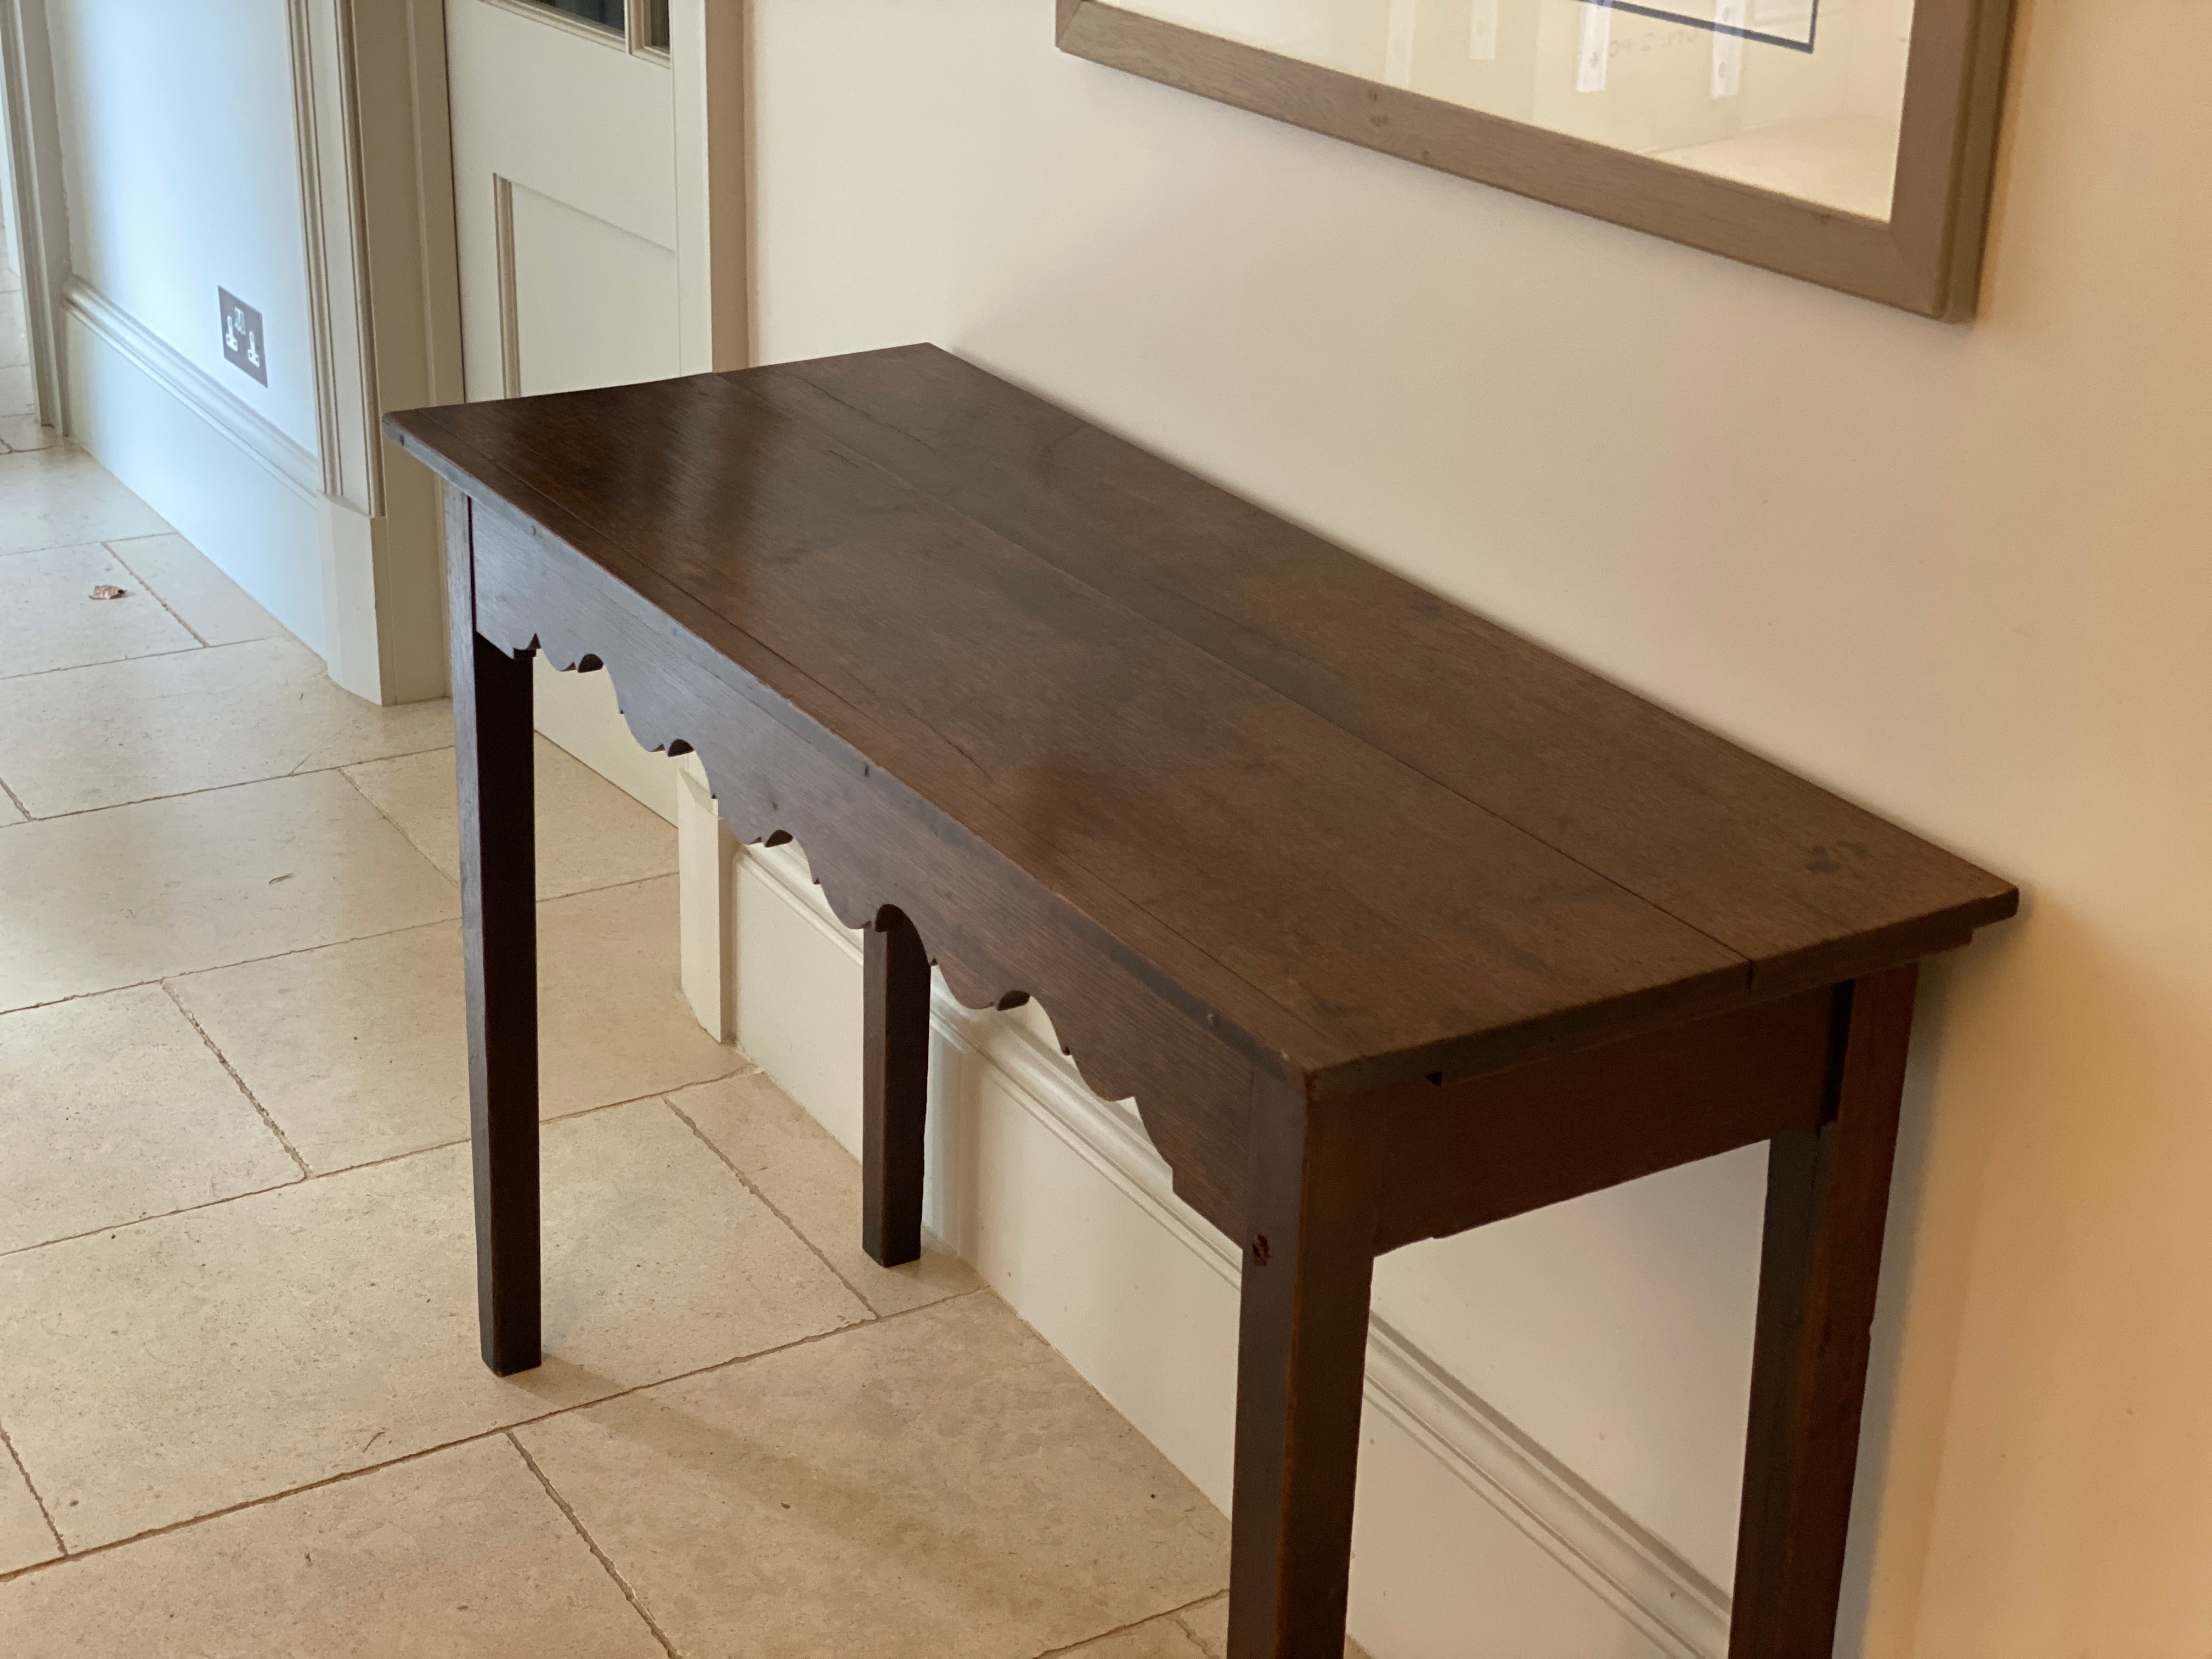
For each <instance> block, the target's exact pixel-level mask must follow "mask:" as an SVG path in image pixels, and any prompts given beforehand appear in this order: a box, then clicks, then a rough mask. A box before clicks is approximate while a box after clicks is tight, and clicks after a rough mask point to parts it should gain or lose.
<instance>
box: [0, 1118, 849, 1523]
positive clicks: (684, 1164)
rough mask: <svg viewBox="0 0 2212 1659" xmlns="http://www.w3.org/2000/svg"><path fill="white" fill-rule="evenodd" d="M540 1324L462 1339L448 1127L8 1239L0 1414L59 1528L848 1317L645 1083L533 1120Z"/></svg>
mask: <svg viewBox="0 0 2212 1659" xmlns="http://www.w3.org/2000/svg"><path fill="white" fill-rule="evenodd" d="M544 1195H545V1200H544V1201H545V1232H544V1237H545V1246H546V1252H545V1273H544V1277H545V1341H546V1352H547V1362H546V1364H544V1365H543V1366H541V1367H539V1368H538V1370H532V1371H528V1372H524V1373H521V1374H520V1375H518V1376H513V1377H507V1378H501V1377H495V1376H492V1375H491V1373H490V1372H489V1371H488V1370H485V1369H484V1367H483V1363H482V1361H481V1360H480V1359H479V1358H478V1357H477V1332H476V1291H475V1258H474V1254H473V1250H472V1248H471V1232H470V1228H471V1202H470V1193H469V1168H468V1156H467V1152H466V1150H465V1148H461V1147H453V1148H448V1149H446V1150H443V1151H440V1152H423V1153H418V1154H416V1156H414V1157H412V1158H400V1159H397V1160H394V1161H393V1162H392V1163H388V1164H374V1165H372V1166H370V1167H369V1168H367V1169H362V1170H349V1171H347V1172H345V1173H343V1174H341V1175H335V1176H324V1177H321V1178H319V1179H317V1180H313V1181H307V1182H300V1183H298V1184H297V1185H295V1186H290V1187H280V1188H276V1190H274V1191H272V1192H268V1193H261V1194H254V1195H252V1196H251V1197H246V1198H240V1199H236V1200H232V1201H231V1202H229V1203H228V1204H220V1205H215V1206H210V1207H209V1208H207V1209H204V1210H194V1211H191V1212H186V1213H185V1214H182V1215H175V1216H166V1217H161V1218H156V1219H155V1220H152V1221H147V1222H142V1223H140V1224H139V1225H137V1226H135V1227H127V1228H123V1229H119V1230H118V1231H112V1232H107V1233H101V1234H97V1235H95V1236H94V1237H89V1238H83V1239H76V1240H71V1241H69V1242H67V1243H59V1244H49V1245H46V1246H44V1247H42V1248H40V1249H35V1250H25V1251H21V1252H19V1253H18V1254H16V1255H9V1256H0V1330H5V1331H6V1332H7V1333H8V1339H7V1340H6V1342H5V1343H4V1344H0V1424H4V1425H6V1426H7V1430H8V1433H9V1437H10V1438H11V1439H12V1440H13V1441H14V1443H15V1449H16V1451H17V1453H18V1454H19V1455H21V1458H22V1460H23V1466H24V1468H26V1469H27V1470H28V1471H29V1472H30V1474H31V1478H32V1480H33V1481H34V1482H36V1483H37V1486H38V1489H39V1491H40V1493H41V1495H43V1496H44V1497H45V1498H46V1504H47V1508H48V1510H49V1511H50V1512H51V1513H52V1516H53V1518H54V1522H55V1524H56V1525H57V1526H58V1528H60V1529H61V1534H62V1537H63V1539H64V1541H66V1542H67V1543H68V1544H69V1545H70V1547H71V1548H73V1549H74V1548H79V1547H84V1546H87V1545H90V1544H95V1543H101V1542H106V1541H112V1540H115V1539H118V1538H125V1537H129V1536H132V1535H134V1534H137V1533H140V1532H143V1531H145V1530H147V1529H149V1528H156V1527H161V1526H166V1525H168V1524H170V1523H172V1522H178V1521H182V1520H185V1519H187V1518H189V1517H191V1516H197V1515H205V1514H208V1513H210V1512H211V1511H214V1510H221V1509H224V1508H227V1507H229V1506H231V1505H234V1504H240V1503H242V1502H246V1501H247V1500H250V1499H252V1498H261V1497H265V1496H269V1495H270V1494H273V1493H276V1492H284V1491H288V1490H290V1489H293V1488H295V1487H299V1486H304V1485H306V1484H307V1483H309V1482H313V1481H317V1480H325V1479H327V1478H329V1477H330V1476H332V1475H335V1474H344V1473H346V1472H348V1471H349V1470H353V1469H358V1468H364V1467H367V1466H368V1465H370V1464H374V1463H378V1462H385V1461H386V1460H388V1459H390V1458H392V1457H394V1456H399V1455H405V1454H407V1453H410V1452H414V1451H420V1450H422V1449H427V1448H429V1447H433V1446H437V1445H441V1444H445V1443H450V1442H452V1441H454V1440H457V1439H461V1438H464V1437H469V1436H472V1435H477V1434H480V1433H483V1431H486V1430H489V1429H493V1428H497V1427H500V1426H502V1425H507V1424H511V1423H514V1422H517V1421H520V1420H521V1419H526V1418H528V1417H531V1416H534V1415H537V1414H538V1413H543V1412H544V1411H546V1410H549V1409H551V1408H553V1407H559V1406H566V1405H573V1404H575V1403H577V1402H578V1401H586V1400H592V1399H595V1398H598V1397H600V1396H602V1395H606V1394H609V1393H611V1392H613V1391H615V1390H617V1389H623V1388H629V1387H633V1386H635V1385H636V1384H639V1383H649V1382H653V1381H655V1380H658V1379H660V1378H665V1377H669V1376H676V1375H678V1374H680V1373H683V1372H686V1371H691V1370H697V1369H699V1368H700V1367H702V1366H706V1365H711V1364H717V1363H719V1362H720V1361H723V1360H726V1359H729V1358H734V1357H736V1356H738V1355H741V1354H747V1353H753V1352H758V1351H760V1350H762V1349H763V1348H769V1347H773V1346H778V1345H780V1344H782V1343H787V1342H791V1341H793V1340H797V1339H799V1338H800V1337H805V1336H810V1335H814V1334H819V1333H822V1332H825V1331H829V1330H834V1329H836V1328H837V1327H839V1326H841V1325H843V1324H848V1323H850V1322H854V1321H855V1320H860V1319H863V1318H865V1317H866V1309H865V1308H864V1307H862V1306H861V1304H860V1303H859V1302H858V1301H857V1300H855V1299H854V1297H853V1296H852V1294H851V1292H849V1291H847V1290H846V1289H845V1288H844V1286H843V1285H840V1284H838V1283H837V1281H836V1279H835V1278H834V1277H833V1276H832V1275H831V1274H830V1273H829V1270H828V1269H827V1268H825V1267H823V1266H822V1264H821V1262H820V1261H817V1259H816V1258H815V1256H814V1255H813V1254H812V1252H811V1251H810V1250H808V1249H806V1247H805V1245H804V1244H803V1243H800V1242H799V1239H798V1238H796V1237H793V1234H792V1233H791V1231H790V1230H789V1229H787V1227H785V1226H784V1225H783V1224H782V1223H781V1222H780V1221H778V1220H776V1218H775V1217H774V1216H773V1215H772V1214H770V1213H769V1211H768V1209H767V1208H766V1206H763V1204H762V1203H761V1202H760V1201H759V1200H757V1199H756V1198H754V1197H753V1196H752V1195H751V1194H750V1193H748V1192H746V1191H745V1190H744V1187H743V1186H741V1185H740V1184H739V1183H738V1181H737V1179H736V1178H735V1177H734V1176H732V1175H731V1174H730V1172H729V1171H728V1170H726V1168H724V1167H723V1165H722V1164H721V1163H720V1160H719V1159H717V1158H715V1157H714V1154H713V1153H712V1152H709V1151H708V1149H707V1148H706V1147H705V1146H702V1145H701V1144H700V1143H699V1140H698V1138H697V1137H696V1136H695V1135H694V1134H692V1133H691V1132H690V1130H689V1129H688V1128H686V1127H684V1124H683V1123H682V1122H681V1121H679V1120H678V1118H677V1117H676V1115H674V1114H673V1113H672V1112H671V1111H670V1110H669V1109H667V1107H666V1106H665V1105H664V1104H662V1103H660V1102H659V1101H657V1100H656V1101H647V1102H641V1103H638V1104H636V1105H635V1106H628V1107H617V1108H614V1109H611V1110H609V1111H605V1112H599V1113H593V1114H591V1115H586V1116H583V1117H577V1118H571V1119H569V1120H568V1121H565V1122H562V1123H558V1124H555V1125H552V1126H550V1127H549V1128H548V1130H547V1132H546V1136H545V1161H544Z"/></svg>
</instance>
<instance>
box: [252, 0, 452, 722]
mask: <svg viewBox="0 0 2212 1659" xmlns="http://www.w3.org/2000/svg"><path fill="white" fill-rule="evenodd" d="M286 16H287V21H288V24H289V30H290V34H291V49H292V95H293V104H294V108H295V132H296V135H297V139H298V143H299V165H300V197H301V205H302V207H303V209H304V216H305V219H306V254H307V296H308V312H309V320H310V324H311V326H312V328H313V337H314V349H315V414H316V423H317V427H318V429H319V438H320V443H319V448H320V451H321V458H320V459H321V469H322V478H321V491H320V499H319V503H318V519H319V536H320V540H321V549H320V551H321V556H322V579H323V583H322V585H323V614H324V634H325V656H326V658H327V660H328V662H329V665H330V673H331V678H332V679H334V680H336V681H337V683H338V684H340V685H343V686H344V687H345V688H346V689H347V690H349V691H352V692H354V693H356V695H357V696H362V697H366V698H368V700H369V701H370V702H380V703H396V702H419V701H421V700H422V699H424V698H428V697H436V696H443V695H444V693H445V690H446V676H447V655H446V627H445V603H446V602H445V580H444V554H443V545H442V538H443V528H442V520H441V513H440V508H439V501H438V493H437V489H436V487H435V484H434V483H432V482H431V480H430V478H429V477H428V475H427V474H425V473H424V471H422V468H421V467H418V466H416V465H412V464H411V463H405V464H402V465H397V466H393V465H388V463H390V462H391V461H392V459H395V458H396V457H397V455H398V452H397V451H396V450H394V449H392V448H391V447H389V446H388V445H387V443H386V440H385V438H384V435H383V434H382V432H381V431H380V429H379V427H378V422H379V421H380V418H381V417H382V416H383V414H384V412H385V411H386V410H392V409H411V408H417V407H420V406H422V404H438V403H455V402H458V401H459V398H460V396H461V379H460V364H461V350H460V346H461V318H460V273H459V264H458V261H457V258H456V257H455V253H454V248H453V153H452V141H451V137H450V134H449V131H448V125H447V105H446V17H445V4H444V0H370V3H368V4H366V5H362V4H356V0H289V3H288V5H287V8H286Z"/></svg>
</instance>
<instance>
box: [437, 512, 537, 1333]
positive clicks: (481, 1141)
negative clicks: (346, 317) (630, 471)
mask: <svg viewBox="0 0 2212 1659" xmlns="http://www.w3.org/2000/svg"><path fill="white" fill-rule="evenodd" d="M458 505H459V513H458V514H455V513H451V512H449V513H448V534H447V574H448V579H449V587H450V592H451V596H452V600H453V604H452V608H451V611H450V626H451V629H452V633H453V751H454V757H455V760H456V763H457V765H458V767H459V786H460V792H459V808H460V811H459V817H460V831H461V940H462V951H463V961H464V967H465V976H466V983H467V997H468V1022H469V1136H470V1146H471V1152H472V1153H473V1157H474V1164H475V1173H476V1221H477V1329H478V1334H479V1337H480V1339H481V1341H482V1345H483V1360H484V1364H487V1365H489V1366H490V1367H491V1369H492V1370H493V1371H495V1373H497V1374H498V1375H499V1376H507V1375H508V1374H509V1373H511V1372H514V1371H524V1370H529V1369H530V1368H531V1367H532V1366H533V1365H535V1364H538V1360H539V1358H541V1355H540V1352H539V1343H540V1336H539V1318H538V1297H539V1289H538V912H537V897H538V895H537V884H538V877H537V864H538V859H537V839H536V837H537V826H536V820H535V817H534V814H533V811H532V793H531V787H532V785H531V771H532V764H531V747H532V738H531V714H530V675H531V665H530V653H528V652H523V653H519V654H517V655H514V656H509V655H508V654H507V653H506V652H504V651H502V650H501V649H500V648H499V647H497V646H495V645H494V644H492V643H491V641H489V640H487V639H484V638H483V637H482V636H481V635H478V634H477V631H476V628H475V606H474V603H473V592H472V589H471V579H470V560H469V552H468V539H467V526H466V512H467V502H466V501H459V503H458ZM456 517H459V520H460V522H459V524H458V525H456V524H455V523H454V522H453V520H454V519H455V518H456Z"/></svg>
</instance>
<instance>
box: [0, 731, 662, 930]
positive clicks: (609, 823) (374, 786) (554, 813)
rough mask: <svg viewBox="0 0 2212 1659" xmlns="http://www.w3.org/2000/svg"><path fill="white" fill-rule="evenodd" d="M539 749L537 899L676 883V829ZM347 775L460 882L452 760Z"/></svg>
mask: <svg viewBox="0 0 2212 1659" xmlns="http://www.w3.org/2000/svg"><path fill="white" fill-rule="evenodd" d="M537 745H538V746H537V750H536V754H537V785H538V787H537V806H538V897H540V898H556V897H558V896H561V895H562V894H563V893H580V892H585V891H587V890H590V889H592V888H594V887H612V886H615V885H616V884H618V883H621V882H626V881H641V880H643V879H644V878H646V877H647V876H665V875H673V874H674V873H675V871H676V828H675V826H674V825H673V824H671V823H669V822H668V821H667V820H666V819H665V818H663V817H661V816H660V815H659V813H657V812H654V811H650V810H649V809H647V808H646V807H643V806H641V805H638V804H637V802H635V800H633V799H630V798H629V796H628V795H626V794H624V793H623V792H622V791H621V790H619V789H617V788H616V787H615V786H614V785H612V784H611V783H609V782H608V781H606V780H605V778H603V777H601V776H600V775H599V774H598V773H596V772H594V771H592V769H591V768H589V767H588V766H586V765H585V764H584V763H582V762H581V761H580V760H577V759H576V758H575V757H573V756H572V755H570V754H569V753H568V751H567V750H564V749H562V748H561V747H559V746H558V745H557V744H552V743H549V742H547V741H546V740H545V739H544V738H538V739H537ZM4 775H5V774H0V776H4ZM346 775H347V776H348V777H349V778H351V779H352V780H353V781H354V782H355V784H356V786H358V787H359V788H360V790H361V792H362V793H363V794H365V795H367V796H368V798H369V799H371V800H373V801H374V802H375V803H376V804H377V806H378V807H379V808H380V810H381V811H383V812H384V813H385V815H386V817H389V818H391V820H392V822H393V823H396V824H398V826H399V827H400V828H401V829H404V830H405V831H406V832H407V836H408V839H409V840H410V841H412V842H414V843H415V844H416V846H417V847H419V848H422V854H423V856H424V857H425V858H427V859H428V860H430V861H431V862H432V863H433V864H435V865H436V866H438V867H439V868H440V869H441V870H443V871H444V872H446V873H447V875H448V876H451V877H452V878H453V879H454V880H456V881H459V879H460V877H461V855H460V832H459V829H458V828H456V825H455V820H454V810H453V795H454V779H453V751H452V750H439V751H436V752H435V753H431V754H423V755H409V756H407V757H404V758H403V759H399V760H388V761H378V762H374V763H371V764H369V765H366V766H349V767H348V768H347V769H346Z"/></svg>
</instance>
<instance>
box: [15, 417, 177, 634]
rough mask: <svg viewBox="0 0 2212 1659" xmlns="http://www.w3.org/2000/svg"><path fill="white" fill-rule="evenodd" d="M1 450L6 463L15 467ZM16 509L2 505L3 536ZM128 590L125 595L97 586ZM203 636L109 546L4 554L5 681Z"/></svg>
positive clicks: (47, 549) (57, 548)
mask: <svg viewBox="0 0 2212 1659" xmlns="http://www.w3.org/2000/svg"><path fill="white" fill-rule="evenodd" d="M12 464H13V463H12V458H11V457H9V456H5V455H0V468H4V467H6V466H9V465H12ZM7 527H8V513H7V510H6V508H5V507H0V534H4V533H5V531H6V529H7ZM102 584H106V586H112V587H120V588H122V589H124V590H125V594H124V597H123V598H122V599H94V598H93V597H92V590H93V589H94V588H95V587H97V586H101V585H102ZM198 645H199V641H197V640H196V639H194V638H193V637H192V636H191V633H190V632H189V631H188V630H187V629H185V626H184V624H183V623H179V621H178V620H177V619H176V618H175V617H173V616H171V615H170V614H169V613H168V612H167V611H164V610H163V609H162V608H161V601H160V600H158V599H155V598H154V596H153V595H152V594H150V593H149V592H146V591H145V590H144V588H143V586H142V585H141V584H140V582H139V580H138V579H137V577H136V576H134V575H132V574H131V573H130V571H128V570H126V569H125V568H124V567H123V565H122V563H121V562H120V561H118V559H117V558H116V557H115V556H114V555H113V554H112V553H110V552H109V551H108V550H106V548H104V547H98V546H91V547H50V548H46V549H43V550H40V551H39V552H35V553H9V554H7V555H5V556H0V678H12V677H13V676H15V675H18V674H45V673H50V672H52V671H53V670H55V669H57V668H76V667H79V666H81V665H83V664H85V663H93V662H115V661H118V660H120V659H123V658H125V657H149V656H153V655H155V654H156V653H161V652H167V651H191V650H193V649H196V648H197V647H198Z"/></svg>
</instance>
